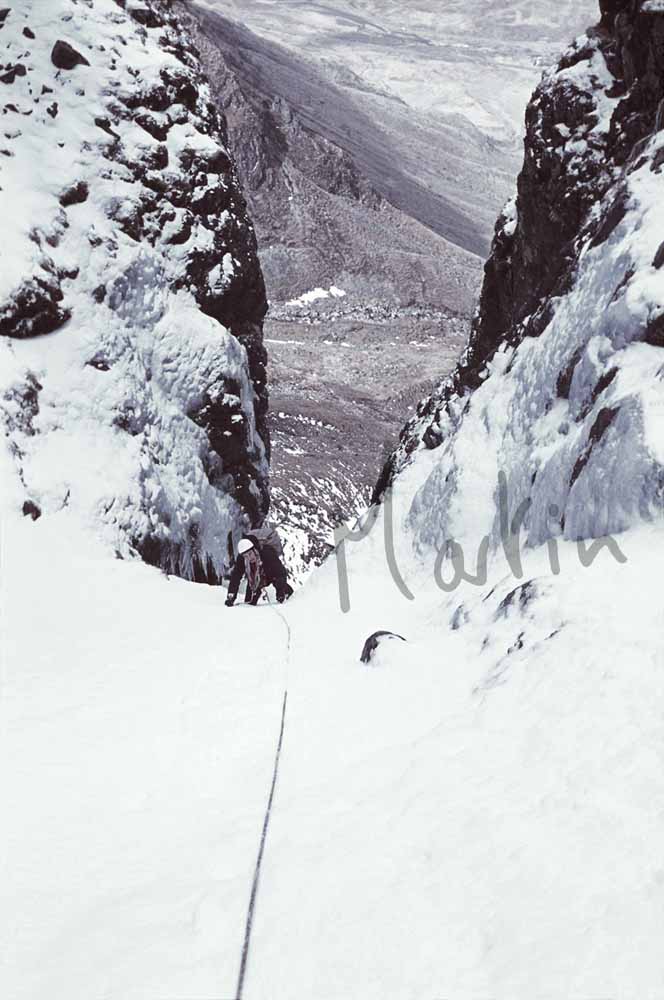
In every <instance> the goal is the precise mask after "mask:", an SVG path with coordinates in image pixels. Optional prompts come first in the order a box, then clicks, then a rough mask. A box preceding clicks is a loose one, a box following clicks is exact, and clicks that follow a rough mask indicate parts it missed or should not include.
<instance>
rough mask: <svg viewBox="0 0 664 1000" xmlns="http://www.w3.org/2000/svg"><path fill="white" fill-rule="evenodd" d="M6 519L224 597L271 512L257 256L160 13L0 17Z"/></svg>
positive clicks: (193, 65) (87, 5) (137, 5)
mask: <svg viewBox="0 0 664 1000" xmlns="http://www.w3.org/2000/svg"><path fill="white" fill-rule="evenodd" d="M0 42H1V43H2V53H3V54H2V60H3V61H2V64H0V218H2V241H1V242H0V335H1V336H0V357H1V359H2V364H1V369H2V375H1V376H0V418H1V419H2V422H3V425H4V428H5V432H6V439H7V446H8V452H7V454H5V456H4V459H3V464H4V465H5V466H6V467H5V469H4V470H3V471H4V472H5V473H6V474H5V475H4V476H3V480H4V482H5V483H6V486H7V489H6V491H5V496H4V507H5V513H9V512H13V513H15V514H20V513H21V512H23V513H27V514H30V516H32V517H34V518H36V517H38V516H42V515H43V516H45V517H53V516H63V514H65V513H66V512H69V513H72V512H73V513H74V514H75V516H76V517H77V518H82V519H83V520H84V521H85V522H87V523H88V524H90V525H91V526H94V528H95V530H98V526H99V524H101V525H103V526H104V528H103V531H104V534H105V537H106V539H107V542H108V543H109V544H110V545H112V546H113V547H114V548H115V549H116V550H117V551H118V553H120V554H121V555H129V554H131V553H132V552H135V553H140V554H141V556H142V557H143V558H145V559H146V560H147V561H149V562H152V563H155V564H158V565H161V566H163V567H164V568H166V569H168V570H169V571H173V572H176V573H179V574H181V575H183V576H186V577H191V578H198V579H201V578H202V579H215V578H216V577H217V576H218V575H219V574H220V573H221V572H222V570H223V567H224V565H225V563H226V561H227V559H228V537H229V533H231V534H232V533H234V532H237V531H238V530H239V528H240V521H241V517H242V512H243V511H244V512H246V514H247V515H248V516H249V517H251V518H257V517H260V515H261V514H262V513H264V512H265V510H266V507H267V477H268V465H267V460H268V452H269V442H268V435H267V429H266V423H265V415H266V409H267V390H266V385H265V352H264V348H263V343H262V319H263V316H264V314H265V311H266V301H265V292H264V285H263V279H262V275H261V271H260V266H259V263H258V259H257V255H256V243H255V237H254V233H253V229H252V226H251V223H250V221H249V219H248V217H247V214H246V207H245V202H244V200H243V198H242V194H241V192H240V190H239V186H238V182H237V178H236V175H235V170H234V167H233V164H232V163H231V161H230V158H229V156H228V153H227V151H226V147H225V140H226V135H225V123H224V121H223V118H222V117H221V116H220V114H219V112H218V110H217V109H216V107H215V106H214V105H213V103H212V102H211V100H210V95H209V91H208V87H207V85H206V83H205V81H204V79H203V77H202V76H201V73H200V70H199V66H198V63H197V58H196V53H195V50H194V49H193V46H192V45H191V43H190V41H189V39H188V38H187V37H186V35H185V34H184V32H183V30H182V28H181V27H180V25H179V23H178V21H177V19H176V18H175V16H174V14H173V13H172V11H171V4H170V2H168V0H161V2H156V0H141V2H132V0H127V2H125V0H49V2H48V3H44V2H42V0H22V2H21V3H18V2H16V3H13V4H12V5H11V6H9V8H8V9H3V10H0Z"/></svg>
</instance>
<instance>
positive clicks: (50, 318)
mask: <svg viewBox="0 0 664 1000" xmlns="http://www.w3.org/2000/svg"><path fill="white" fill-rule="evenodd" d="M63 297H64V296H63V293H62V288H61V287H60V281H59V279H58V276H57V274H55V273H53V272H52V271H49V270H47V269H43V270H42V271H40V273H39V275H38V276H33V277H31V278H26V280H25V281H24V282H23V283H22V284H21V285H20V286H19V288H18V289H17V290H16V292H15V294H14V295H13V296H12V298H11V299H9V300H7V301H6V302H3V303H2V304H0V337H16V338H18V339H22V338H24V337H37V336H39V335H41V334H45V333H52V332H53V331H54V330H57V329H58V327H60V326H62V324H63V323H65V322H66V321H67V320H68V319H69V317H70V315H71V313H70V311H69V309H67V308H63V306H62V305H61V303H62V299H63Z"/></svg>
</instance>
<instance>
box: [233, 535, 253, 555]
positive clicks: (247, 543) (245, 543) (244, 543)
mask: <svg viewBox="0 0 664 1000" xmlns="http://www.w3.org/2000/svg"><path fill="white" fill-rule="evenodd" d="M253 547H254V543H253V542H252V541H251V540H250V539H249V538H241V539H240V541H239V543H238V547H237V551H238V555H241V556H243V555H244V553H245V552H249V550H250V549H253Z"/></svg>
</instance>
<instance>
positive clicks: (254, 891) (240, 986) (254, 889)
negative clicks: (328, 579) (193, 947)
mask: <svg viewBox="0 0 664 1000" xmlns="http://www.w3.org/2000/svg"><path fill="white" fill-rule="evenodd" d="M272 610H273V611H274V612H275V614H277V615H278V616H279V618H281V620H282V622H283V623H284V625H285V626H286V632H287V635H288V643H287V647H286V686H285V688H284V699H283V702H282V706H281V727H280V729H279V740H278V742H277V750H276V753H275V757H274V769H273V771H272V784H271V786H270V795H269V798H268V800H267V809H266V810H265V817H264V819H263V831H262V833H261V841H260V847H259V848H258V857H257V858H256V867H255V868H254V878H253V882H252V885H251V895H250V897H249V907H248V909H247V919H246V923H245V928H244V942H243V945H242V958H241V960H240V972H239V975H238V980H237V989H236V991H235V1000H242V994H243V991H244V980H245V976H246V973H247V962H248V960H249V948H250V946H251V931H252V927H253V923H254V911H255V908H256V897H257V896H258V883H259V881H260V875H261V865H262V864H263V855H264V853H265V843H266V841H267V831H268V828H269V825H270V817H271V815H272V803H273V802H274V792H275V789H276V787H277V777H278V775H279V761H280V759H281V748H282V746H283V742H284V729H285V728H286V706H287V704H288V668H289V666H290V655H291V627H290V624H289V622H288V619H287V618H286V617H285V615H283V614H282V613H281V611H278V610H277V608H272Z"/></svg>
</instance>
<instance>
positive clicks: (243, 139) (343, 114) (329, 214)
mask: <svg viewBox="0 0 664 1000" xmlns="http://www.w3.org/2000/svg"><path fill="white" fill-rule="evenodd" d="M181 9H182V10H183V11H188V12H189V13H190V15H191V16H190V18H189V25H190V28H191V29H192V31H193V32H194V34H195V37H196V42H197V44H198V46H199V48H200V50H201V53H202V56H203V61H204V64H205V66H206V70H207V72H208V74H209V76H210V78H211V81H212V85H213V89H214V92H215V95H216V96H217V99H218V100H219V103H220V105H221V106H222V108H223V110H224V113H225V114H226V116H227V118H228V122H229V136H230V142H231V144H232V148H233V152H234V156H235V158H236V160H237V162H238V166H239V170H240V173H241V177H242V180H243V184H244V187H245V190H246V191H247V195H248V199H249V204H250V209H251V212H252V216H253V218H254V220H255V223H256V227H257V234H258V240H259V245H260V248H261V261H262V265H263V268H264V271H265V274H266V281H267V285H268V293H269V296H270V298H271V299H272V300H281V301H285V300H287V299H289V298H293V297H295V296H297V295H300V294H302V293H303V292H306V291H308V290H309V289H310V288H313V287H315V286H317V285H322V286H324V287H328V286H329V285H330V284H332V283H336V284H337V285H340V286H341V287H342V288H344V289H345V290H346V291H347V292H349V293H350V294H351V295H355V296H356V297H357V298H359V299H362V300H364V301H366V300H371V299H381V300H389V301H393V302H400V303H403V304H408V303H409V302H415V301H417V302H432V303H438V304H447V305H448V306H451V307H453V308H458V309H465V310H468V309H470V307H471V305H472V300H473V297H474V294H475V290H476V287H477V282H478V276H479V262H478V259H477V255H478V254H479V255H482V254H484V253H485V252H486V250H487V248H488V234H489V217H493V216H494V215H495V205H494V201H495V199H494V201H492V202H491V211H490V213H487V217H486V219H485V224H484V226H483V225H482V223H481V222H479V221H477V218H476V215H477V213H476V211H475V206H472V207H471V206H469V205H468V204H464V203H463V201H462V198H461V195H460V192H455V191H451V192H447V191H445V190H444V187H443V186H441V185H436V184H434V183H432V182H431V177H430V176H428V173H427V171H426V170H425V171H424V172H422V169H421V167H422V165H424V164H426V162H427V156H428V155H430V150H431V149H432V148H433V147H434V146H435V145H438V146H439V147H440V148H441V157H440V162H441V164H445V163H447V164H448V166H447V167H445V168H444V169H445V170H447V171H448V172H449V163H451V162H452V160H453V159H454V160H456V162H457V164H458V163H460V162H461V159H462V158H463V157H466V158H467V160H468V162H467V163H466V164H465V166H464V171H465V174H466V184H467V186H470V185H471V177H470V175H471V173H472V172H473V171H476V168H475V167H473V166H471V164H472V163H473V162H474V161H477V160H480V159H483V154H482V153H481V149H482V148H483V147H484V146H485V145H486V143H487V142H488V141H489V140H487V139H485V137H483V136H481V135H479V133H478V134H475V133H474V132H473V135H472V136H471V137H470V138H469V139H468V141H466V142H464V144H463V148H462V147H461V146H460V145H459V142H458V139H457V138H456V136H455V135H453V134H452V132H450V133H449V134H448V135H447V137H445V136H443V135H441V134H438V132H436V131H435V130H434V129H432V128H429V129H426V128H423V127H422V123H419V124H418V126H417V128H415V129H413V130H410V131H409V132H408V134H407V135H406V136H402V135H401V133H402V132H403V129H404V123H403V121H402V120H401V115H402V112H401V111H400V112H399V114H398V115H397V117H396V118H394V117H393V115H392V113H391V110H390V109H389V108H388V109H385V110H383V109H376V108H374V107H372V106H371V105H367V104H366V102H365V101H364V100H362V101H358V100H357V99H356V94H355V93H354V92H353V91H349V90H348V89H346V88H344V87H341V86H339V85H338V84H337V83H336V82H335V81H334V80H333V79H330V78H329V76H328V75H327V74H326V73H325V72H324V71H321V70H320V69H319V68H318V67H316V66H313V65H312V64H311V63H310V62H308V61H307V60H305V59H303V58H302V57H301V56H300V55H298V54H297V53H294V52H292V51H290V50H289V49H287V48H286V47H285V46H283V45H280V44H275V43H273V42H271V41H268V40H266V39H264V38H261V37H260V36H259V35H257V34H255V33H253V32H251V31H249V30H248V29H247V28H246V27H244V26H242V25H240V24H238V23H236V22H233V21H231V20H229V19H228V18H226V17H224V16H222V14H221V12H220V11H221V10H222V8H219V11H217V10H216V9H210V8H208V7H204V6H202V5H199V4H193V5H191V4H187V5H186V7H185V6H184V5H182V8H181ZM194 15H195V16H194ZM452 131H453V132H454V131H455V130H452ZM443 144H446V149H447V151H446V155H445V156H442V145H443ZM473 144H475V145H476V146H477V147H478V149H477V154H476V156H475V157H474V160H473V157H472V156H471V155H470V149H471V148H472V145H473ZM475 182H476V184H477V185H478V186H479V178H478V177H476V179H475ZM506 185H507V174H506V176H505V178H504V180H503V182H502V188H501V190H504V189H505V188H506ZM498 201H500V198H498ZM480 202H481V199H480Z"/></svg>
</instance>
